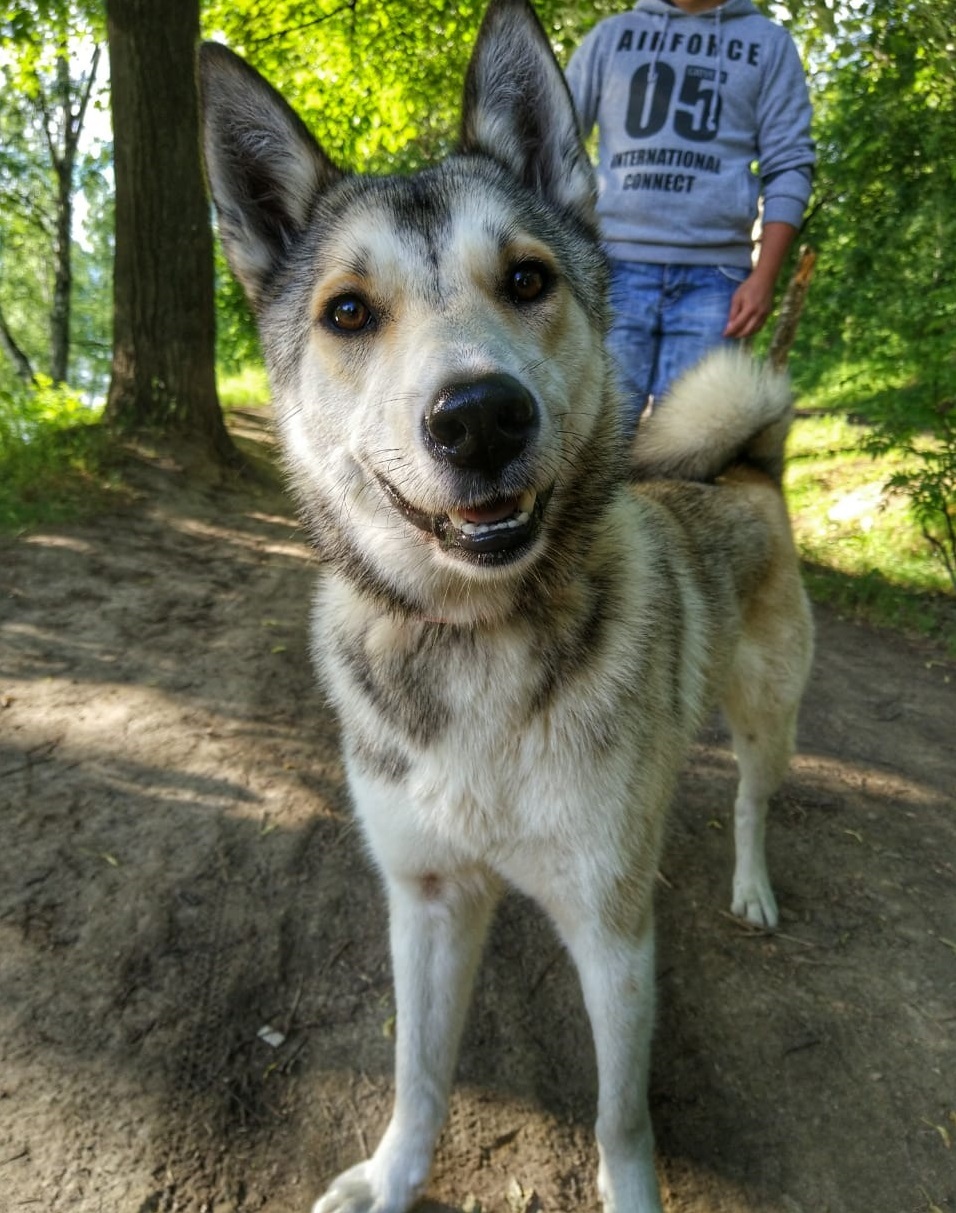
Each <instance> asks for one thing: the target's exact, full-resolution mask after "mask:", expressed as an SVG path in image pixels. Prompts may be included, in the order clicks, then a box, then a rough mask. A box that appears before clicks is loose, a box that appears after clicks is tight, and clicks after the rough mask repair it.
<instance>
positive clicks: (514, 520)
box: [448, 510, 531, 536]
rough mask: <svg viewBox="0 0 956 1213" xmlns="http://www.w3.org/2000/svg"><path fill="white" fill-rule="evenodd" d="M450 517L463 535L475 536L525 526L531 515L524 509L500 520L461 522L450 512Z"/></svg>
mask: <svg viewBox="0 0 956 1213" xmlns="http://www.w3.org/2000/svg"><path fill="white" fill-rule="evenodd" d="M448 517H449V518H450V519H451V521H452V523H453V525H454V526H456V527H457V528H458V530H460V531H461V533H462V534H463V535H469V536H474V535H488V534H490V533H491V532H492V531H501V530H506V531H507V530H511V531H513V530H514V529H515V528H516V527H519V526H524V525H525V524H526V523H527V522H528V520H529V519H530V517H531V515H530V514H529V513H527V511H525V510H522V511H521V513H520V514H512V516H511V517H510V518H503V519H502V520H501V521H500V522H461V523H458V522H456V521H455V517H454V515H452V514H449V515H448Z"/></svg>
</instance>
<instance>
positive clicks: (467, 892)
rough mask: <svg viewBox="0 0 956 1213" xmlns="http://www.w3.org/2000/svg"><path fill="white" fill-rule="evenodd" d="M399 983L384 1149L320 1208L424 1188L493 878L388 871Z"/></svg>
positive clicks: (386, 1205) (494, 893)
mask: <svg viewBox="0 0 956 1213" xmlns="http://www.w3.org/2000/svg"><path fill="white" fill-rule="evenodd" d="M388 891H389V932H390V940H391V950H392V967H393V971H394V981H395V1006H396V1056H395V1106H394V1109H393V1112H392V1119H391V1121H390V1122H389V1125H388V1128H387V1129H386V1131H385V1135H384V1136H383V1138H382V1140H381V1142H380V1144H379V1146H378V1149H377V1150H376V1151H375V1153H374V1154H373V1155H372V1157H371V1158H370V1159H368V1160H367V1161H366V1162H362V1163H359V1164H358V1165H357V1166H355V1167H352V1168H351V1169H350V1170H348V1171H345V1172H344V1173H343V1174H342V1175H340V1176H339V1177H338V1178H337V1179H335V1180H334V1181H333V1182H332V1184H331V1185H330V1187H329V1189H328V1191H327V1192H326V1193H325V1195H324V1196H322V1197H321V1199H320V1200H319V1201H318V1202H317V1203H316V1205H315V1206H314V1208H313V1213H372V1211H374V1213H404V1210H406V1209H407V1208H408V1207H409V1206H410V1205H412V1204H413V1203H414V1202H415V1200H416V1199H417V1198H418V1197H419V1196H420V1195H421V1193H422V1190H423V1189H424V1187H425V1184H426V1182H427V1180H428V1175H429V1172H430V1170H431V1162H432V1155H433V1153H434V1149H435V1142H436V1140H437V1138H438V1134H439V1132H440V1131H441V1128H442V1125H443V1124H444V1122H445V1117H446V1114H447V1109H448V1096H449V1090H450V1088H451V1082H452V1077H453V1073H454V1068H455V1060H456V1057H457V1053H458V1043H459V1039H460V1037H461V1032H462V1027H463V1025H464V1021H465V1015H466V1012H467V1007H468V1000H469V995H470V993H471V987H472V984H473V979H474V975H475V970H476V968H477V966H478V961H479V959H480V955H481V948H482V944H483V942H484V938H485V935H486V933H487V928H488V923H489V921H490V918H491V914H492V911H493V910H494V907H495V903H496V902H497V899H498V896H499V891H500V888H499V884H498V882H497V880H495V879H494V878H493V877H488V876H485V875H484V874H483V873H479V872H470V873H468V874H467V876H466V877H465V878H459V877H457V876H441V875H437V874H432V873H429V874H425V875H422V876H421V877H420V878H419V879H402V880H396V879H392V878H389V880H388Z"/></svg>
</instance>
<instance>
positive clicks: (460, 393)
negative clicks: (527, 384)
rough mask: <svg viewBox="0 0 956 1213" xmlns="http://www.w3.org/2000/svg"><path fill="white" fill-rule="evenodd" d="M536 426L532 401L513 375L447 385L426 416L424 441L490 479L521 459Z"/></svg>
mask: <svg viewBox="0 0 956 1213" xmlns="http://www.w3.org/2000/svg"><path fill="white" fill-rule="evenodd" d="M537 428H538V409H537V405H536V404H535V402H534V397H533V396H532V395H531V393H530V392H529V391H528V390H527V389H526V388H524V387H522V386H521V384H520V383H519V382H518V380H517V379H513V378H512V377H511V376H510V375H486V376H484V377H483V378H482V379H474V380H471V381H470V382H468V383H455V384H450V385H449V386H448V387H443V388H442V389H441V391H440V392H439V393H438V395H437V396H436V397H435V400H434V402H433V403H432V406H431V408H430V409H429V411H428V414H427V416H426V417H425V435H426V441H427V442H428V445H429V447H430V448H431V451H432V454H433V455H434V456H435V457H436V458H437V459H443V460H446V461H447V462H448V463H453V464H454V465H455V467H460V468H472V469H473V470H475V471H480V472H485V473H486V474H489V475H490V474H493V473H495V472H500V471H502V470H503V469H504V468H505V467H506V466H507V465H508V464H509V463H510V462H511V461H512V459H515V458H517V456H518V455H520V454H521V452H522V451H523V450H524V449H525V448H526V447H527V445H528V443H529V441H530V440H531V438H532V437H533V435H534V433H535V431H536V430H537Z"/></svg>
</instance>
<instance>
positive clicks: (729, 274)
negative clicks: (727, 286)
mask: <svg viewBox="0 0 956 1213" xmlns="http://www.w3.org/2000/svg"><path fill="white" fill-rule="evenodd" d="M715 268H716V270H717V273H718V274H722V275H723V276H724V277H725V278H727V279H728V280H729V281H730V282H733V283H734V285H735V286H740V284H741V282H743V281H744V280H745V279H747V278H749V277H750V270H749V269H744V267H743V266H742V265H718V266H716V267H715Z"/></svg>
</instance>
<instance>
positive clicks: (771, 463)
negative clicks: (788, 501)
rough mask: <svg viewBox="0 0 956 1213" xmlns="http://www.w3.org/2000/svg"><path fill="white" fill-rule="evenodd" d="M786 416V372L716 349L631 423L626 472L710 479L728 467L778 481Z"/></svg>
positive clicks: (789, 405) (789, 406) (733, 350)
mask: <svg viewBox="0 0 956 1213" xmlns="http://www.w3.org/2000/svg"><path fill="white" fill-rule="evenodd" d="M792 418H793V397H792V394H791V391H790V381H789V379H788V378H787V376H786V375H784V374H781V373H779V372H777V371H773V370H771V369H770V368H769V367H768V366H765V365H762V364H760V363H758V362H755V361H754V359H753V358H752V357H751V356H750V355H749V354H748V353H746V352H745V351H744V350H741V349H739V348H737V347H729V346H727V347H721V348H720V349H717V350H715V351H714V352H713V353H712V354H708V356H707V357H706V358H705V359H704V360H703V362H701V363H699V364H698V365H697V366H696V367H694V368H693V370H690V371H688V372H687V373H686V374H684V375H682V376H681V378H680V379H679V380H678V381H677V383H675V384H674V386H673V388H672V389H671V391H670V392H669V393H668V395H667V398H666V399H665V400H664V401H662V402H661V404H660V406H659V407H656V408H654V409H653V410H652V411H651V414H650V416H645V418H644V419H643V420H642V421H641V424H640V425H639V426H638V430H637V437H636V438H635V439H634V446H633V449H632V452H631V470H632V474H633V475H634V476H635V477H636V478H638V479H641V480H649V479H657V478H660V477H664V478H667V479H670V480H673V479H677V480H704V481H707V480H714V479H715V478H716V477H717V476H719V475H720V474H721V473H722V472H724V471H726V470H727V469H728V468H729V467H731V466H732V465H733V464H739V463H747V464H749V465H750V466H751V467H756V468H759V470H760V471H762V472H764V473H766V475H768V476H770V477H771V478H772V479H773V480H775V481H776V482H777V483H778V484H779V483H780V479H781V477H782V475H783V449H784V444H785V442H786V438H787V432H788V431H789V429H790V422H791V420H792Z"/></svg>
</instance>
